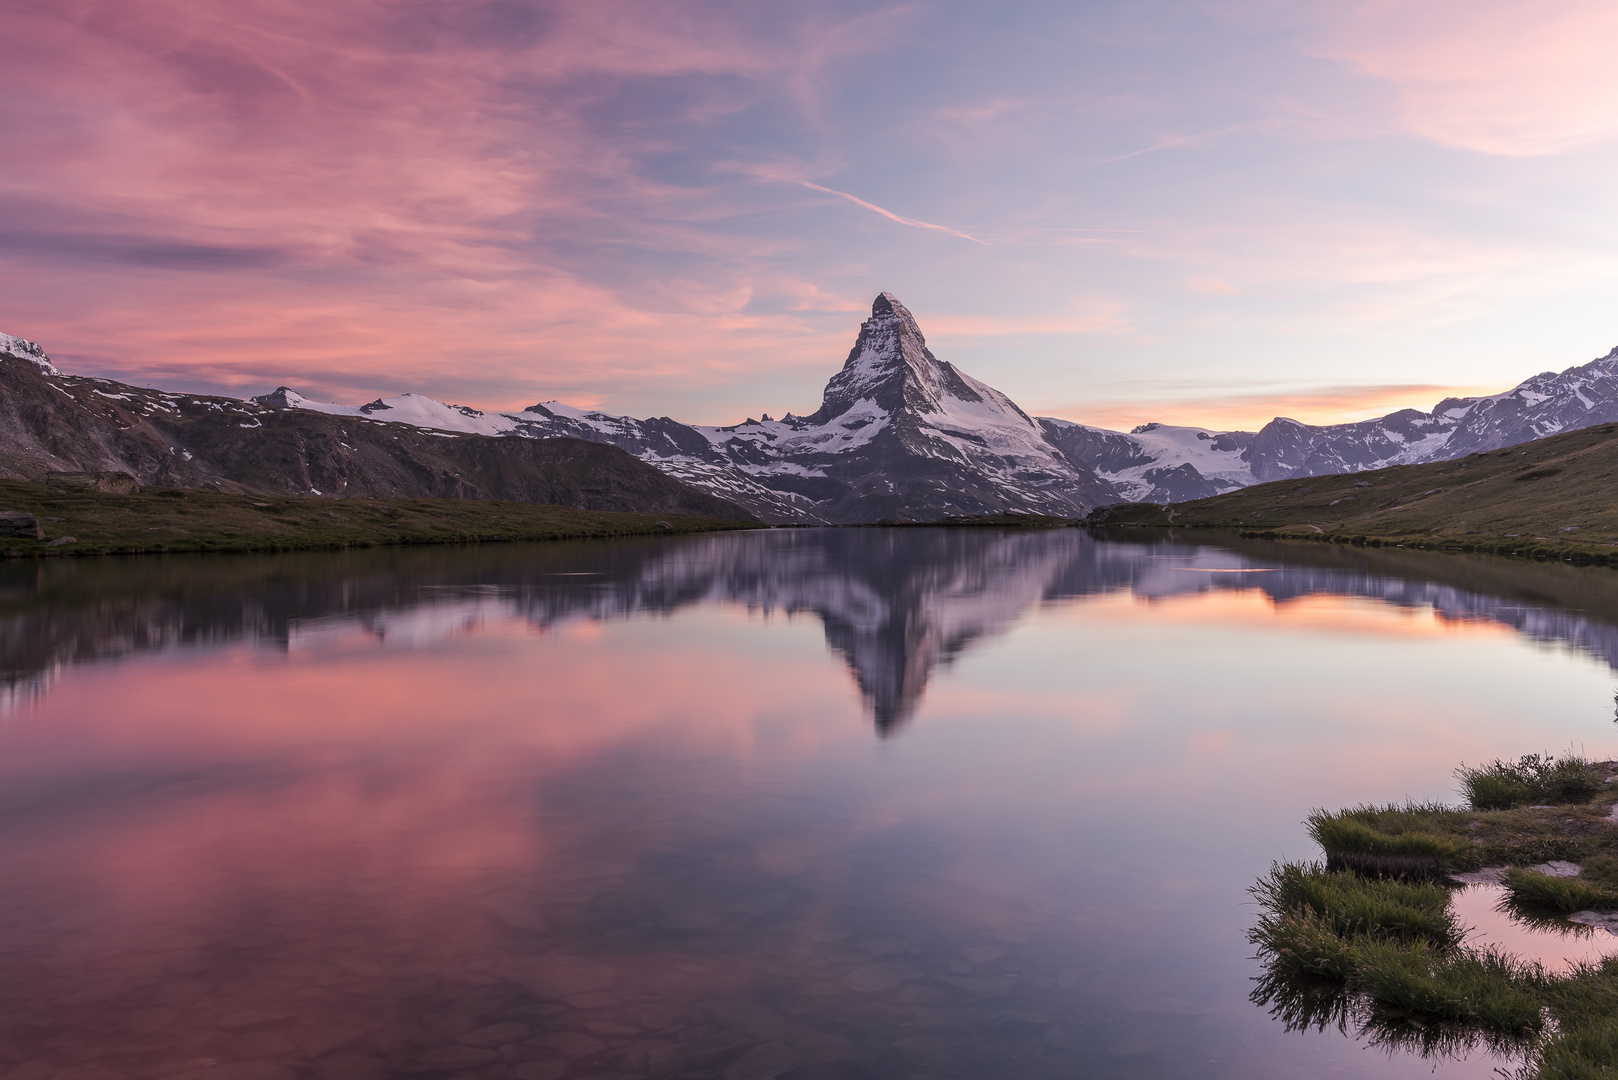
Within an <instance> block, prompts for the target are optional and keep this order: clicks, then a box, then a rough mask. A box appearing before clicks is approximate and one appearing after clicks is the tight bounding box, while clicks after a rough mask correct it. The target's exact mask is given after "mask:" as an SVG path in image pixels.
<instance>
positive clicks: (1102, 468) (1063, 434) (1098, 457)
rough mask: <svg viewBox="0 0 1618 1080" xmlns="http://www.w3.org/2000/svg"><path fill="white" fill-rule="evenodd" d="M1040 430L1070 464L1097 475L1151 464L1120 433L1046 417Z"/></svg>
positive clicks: (1147, 455) (1138, 447) (1137, 445)
mask: <svg viewBox="0 0 1618 1080" xmlns="http://www.w3.org/2000/svg"><path fill="white" fill-rule="evenodd" d="M1039 426H1040V430H1041V431H1043V432H1044V433H1045V438H1046V439H1048V440H1050V442H1051V445H1053V446H1055V447H1056V448H1057V449H1059V450H1061V451H1062V453H1064V454H1066V455H1067V456H1068V458H1069V460H1071V461H1073V462H1074V463H1075V464H1079V465H1082V466H1084V467H1086V468H1090V469H1094V470H1096V471H1097V472H1103V473H1118V472H1123V471H1124V470H1125V469H1129V468H1133V467H1135V466H1137V465H1150V464H1151V463H1152V462H1153V460H1154V459H1153V457H1152V455H1151V454H1150V453H1148V452H1147V451H1146V449H1145V448H1144V447H1143V446H1141V444H1140V443H1139V441H1137V440H1135V439H1132V438H1130V437H1129V436H1128V435H1125V434H1124V433H1123V432H1121V431H1106V430H1104V429H1101V428H1093V427H1086V426H1084V425H1083V424H1071V423H1067V422H1066V421H1062V420H1056V419H1054V418H1052V417H1046V416H1042V417H1040V418H1039ZM1198 475H1201V474H1200V473H1199V474H1198Z"/></svg>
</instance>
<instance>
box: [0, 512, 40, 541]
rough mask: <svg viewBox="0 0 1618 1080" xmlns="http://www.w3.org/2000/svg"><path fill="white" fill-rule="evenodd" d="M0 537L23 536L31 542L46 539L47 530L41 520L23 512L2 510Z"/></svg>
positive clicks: (0, 515) (0, 514) (0, 513)
mask: <svg viewBox="0 0 1618 1080" xmlns="http://www.w3.org/2000/svg"><path fill="white" fill-rule="evenodd" d="M0 536H22V537H26V538H27V539H29V540H43V539H45V530H43V529H41V528H40V527H39V519H38V518H37V517H35V516H34V515H33V514H30V513H27V512H25V511H22V510H0Z"/></svg>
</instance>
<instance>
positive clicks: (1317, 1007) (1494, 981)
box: [1249, 754, 1618, 1080]
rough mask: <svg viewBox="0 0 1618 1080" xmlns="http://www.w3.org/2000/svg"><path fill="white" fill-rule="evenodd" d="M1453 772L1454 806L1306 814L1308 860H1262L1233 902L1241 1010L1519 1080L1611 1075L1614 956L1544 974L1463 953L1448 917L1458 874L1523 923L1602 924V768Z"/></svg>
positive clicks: (1541, 764)
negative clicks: (1478, 1054) (1248, 903)
mask: <svg viewBox="0 0 1618 1080" xmlns="http://www.w3.org/2000/svg"><path fill="white" fill-rule="evenodd" d="M1456 776H1457V777H1458V778H1459V780H1460V781H1461V789H1462V792H1463V794H1464V795H1465V796H1466V799H1467V804H1466V805H1464V806H1459V807H1452V806H1445V805H1442V804H1436V803H1407V804H1404V805H1397V804H1395V805H1389V806H1357V807H1351V808H1349V809H1346V810H1342V811H1338V812H1336V813H1327V812H1325V811H1316V812H1315V813H1314V814H1312V815H1310V817H1309V820H1308V826H1309V832H1310V834H1311V836H1312V837H1313V838H1314V840H1315V842H1316V843H1318V844H1319V845H1320V847H1321V851H1322V853H1323V854H1324V855H1325V861H1324V862H1314V863H1287V864H1282V863H1277V864H1276V865H1274V866H1273V867H1272V868H1271V870H1270V873H1269V874H1268V875H1266V876H1264V877H1262V878H1260V879H1259V881H1258V883H1257V884H1255V885H1254V886H1253V888H1252V890H1251V891H1252V894H1253V896H1254V899H1255V900H1257V902H1258V905H1259V908H1260V911H1261V914H1260V916H1259V920H1258V922H1257V924H1256V925H1255V926H1254V927H1253V929H1252V931H1251V933H1250V935H1249V938H1250V940H1251V941H1252V942H1253V944H1255V945H1257V946H1258V948H1259V955H1258V959H1260V960H1262V961H1263V962H1264V965H1265V968H1264V973H1263V974H1262V975H1261V976H1260V977H1259V978H1258V980H1257V983H1258V986H1257V988H1256V989H1255V990H1254V992H1253V995H1252V998H1253V1001H1254V1002H1255V1003H1256V1004H1259V1005H1261V1006H1266V1007H1268V1008H1269V1009H1270V1011H1271V1014H1272V1015H1274V1016H1275V1017H1276V1018H1277V1019H1280V1020H1282V1021H1283V1022H1284V1023H1286V1024H1287V1026H1288V1027H1289V1029H1293V1030H1305V1029H1316V1030H1324V1029H1325V1028H1327V1027H1335V1028H1337V1029H1338V1030H1339V1031H1342V1032H1344V1033H1347V1032H1348V1031H1349V1030H1350V1029H1351V1028H1352V1029H1353V1030H1354V1033H1355V1034H1356V1035H1358V1036H1360V1037H1362V1038H1366V1039H1368V1040H1369V1041H1370V1042H1371V1043H1372V1044H1373V1045H1380V1046H1384V1047H1387V1048H1389V1049H1405V1050H1410V1051H1414V1052H1416V1053H1419V1054H1422V1055H1423V1056H1448V1055H1451V1054H1454V1053H1458V1052H1465V1051H1468V1050H1470V1049H1472V1048H1475V1047H1477V1046H1479V1045H1483V1046H1486V1047H1488V1048H1489V1049H1491V1050H1493V1051H1495V1052H1497V1053H1502V1054H1508V1055H1511V1056H1513V1057H1517V1058H1519V1059H1520V1060H1521V1061H1522V1066H1521V1068H1520V1069H1519V1070H1517V1072H1516V1076H1517V1077H1519V1078H1522V1080H1553V1078H1554V1080H1575V1078H1585V1077H1605V1076H1613V1075H1618V955H1615V956H1612V957H1608V958H1607V959H1605V960H1602V961H1600V962H1597V963H1578V964H1574V965H1572V966H1570V968H1569V969H1568V970H1567V971H1565V972H1556V971H1552V970H1549V969H1547V968H1546V967H1545V966H1544V965H1542V964H1540V963H1538V962H1535V961H1530V960H1524V959H1522V958H1519V957H1516V956H1513V955H1511V954H1510V953H1508V952H1506V951H1504V950H1502V949H1500V948H1498V947H1493V946H1481V947H1480V946H1475V945H1472V944H1470V943H1469V942H1468V941H1467V940H1466V938H1467V929H1466V928H1465V927H1463V926H1462V925H1460V923H1459V921H1458V919H1457V916H1456V914H1455V911H1454V909H1453V907H1452V906H1451V904H1450V894H1451V891H1452V890H1453V889H1454V888H1456V887H1458V885H1459V884H1460V881H1458V880H1457V878H1458V877H1460V878H1461V879H1462V880H1464V881H1471V882H1477V881H1484V880H1486V881H1492V882H1495V883H1497V884H1498V885H1499V886H1500V887H1501V888H1502V890H1503V893H1504V899H1503V900H1502V901H1501V910H1502V911H1503V912H1505V913H1507V914H1508V915H1509V916H1510V917H1511V918H1512V919H1513V920H1514V921H1518V922H1521V923H1524V924H1526V925H1532V926H1537V927H1541V928H1551V929H1558V930H1562V931H1563V932H1566V933H1569V934H1581V933H1583V934H1588V933H1591V932H1592V927H1593V926H1595V925H1598V924H1601V925H1605V924H1606V922H1607V921H1609V920H1611V919H1618V914H1612V913H1615V912H1618V817H1615V816H1614V815H1615V814H1618V762H1612V761H1603V762H1590V761H1585V760H1583V759H1582V758H1578V757H1575V756H1571V755H1570V756H1567V757H1563V758H1559V759H1558V758H1551V757H1548V756H1541V755H1537V754H1536V755H1528V756H1525V757H1523V758H1521V759H1520V760H1518V761H1514V762H1510V761H1494V762H1490V763H1487V764H1485V765H1483V766H1480V767H1476V768H1466V767H1464V766H1463V767H1461V768H1460V769H1457V770H1456ZM1463 875H1464V877H1463ZM1615 948H1618V943H1615Z"/></svg>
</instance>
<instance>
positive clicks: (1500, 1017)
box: [1354, 940, 1546, 1036]
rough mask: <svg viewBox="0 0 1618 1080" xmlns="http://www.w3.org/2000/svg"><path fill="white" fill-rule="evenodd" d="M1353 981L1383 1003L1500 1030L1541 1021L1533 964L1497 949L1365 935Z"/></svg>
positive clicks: (1540, 977)
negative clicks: (1444, 946)
mask: <svg viewBox="0 0 1618 1080" xmlns="http://www.w3.org/2000/svg"><path fill="white" fill-rule="evenodd" d="M1356 953H1357V956H1358V959H1359V962H1360V966H1359V970H1358V971H1357V972H1356V973H1355V976H1354V982H1355V985H1356V986H1357V987H1358V988H1359V989H1360V990H1362V991H1364V992H1365V993H1366V994H1368V995H1369V996H1370V997H1371V999H1372V1000H1373V1001H1375V1002H1376V1003H1377V1004H1378V1005H1380V1006H1382V1007H1383V1008H1390V1009H1398V1010H1401V1011H1403V1012H1406V1013H1410V1014H1414V1015H1418V1016H1423V1017H1430V1018H1432V1019H1436V1020H1440V1021H1449V1022H1451V1023H1460V1024H1475V1025H1477V1026H1478V1027H1481V1028H1484V1029H1487V1030H1489V1031H1492V1032H1496V1033H1499V1034H1502V1035H1518V1036H1520V1035H1526V1034H1529V1033H1531V1032H1535V1031H1539V1030H1540V1029H1541V1028H1542V1027H1543V1026H1544V1024H1545V1018H1544V1013H1543V1009H1542V1007H1541V1005H1540V1000H1539V991H1540V990H1541V989H1542V988H1543V986H1544V985H1545V981H1546V979H1545V973H1544V971H1543V969H1541V968H1540V966H1539V965H1538V964H1535V963H1531V962H1527V961H1522V960H1518V959H1516V958H1514V957H1512V956H1510V955H1509V954H1507V953H1504V952H1502V951H1500V950H1498V949H1492V948H1491V949H1439V948H1434V947H1433V946H1432V945H1430V944H1428V943H1427V942H1425V941H1416V942H1395V941H1387V940H1365V941H1361V942H1359V943H1358V944H1357V945H1356Z"/></svg>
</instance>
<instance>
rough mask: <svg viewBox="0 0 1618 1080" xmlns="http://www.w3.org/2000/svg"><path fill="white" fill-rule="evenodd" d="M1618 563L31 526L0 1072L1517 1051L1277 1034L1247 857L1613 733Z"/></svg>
mask: <svg viewBox="0 0 1618 1080" xmlns="http://www.w3.org/2000/svg"><path fill="white" fill-rule="evenodd" d="M1249 568H1251V569H1250V570H1249ZM1203 571H1219V572H1203ZM1614 581H1618V575H1614V574H1613V572H1612V571H1607V570H1577V569H1573V568H1569V567H1561V566H1538V565H1533V564H1526V563H1508V562H1504V561H1499V560H1485V559H1475V560H1466V559H1457V558H1444V557H1426V558H1424V557H1421V556H1417V555H1413V554H1405V553H1387V552H1382V553H1378V552H1362V551H1353V550H1340V549H1336V548H1328V547H1325V546H1322V547H1320V548H1318V549H1316V548H1312V547H1307V546H1306V547H1297V548H1288V547H1283V546H1280V545H1274V544H1268V545H1266V544H1243V543H1235V544H1233V545H1231V546H1226V547H1217V546H1191V545H1187V544H1184V543H1175V544H1170V543H1154V544H1147V543H1130V542H1122V541H1116V540H1106V539H1098V538H1096V537H1092V536H1091V535H1089V534H1086V533H1084V532H1082V531H1079V530H1056V531H1041V532H997V531H992V530H966V529H958V530H941V529H903V530H820V531H805V530H785V531H772V532H759V533H748V534H732V535H721V536H713V537H697V538H684V539H665V540H658V541H644V542H641V541H636V542H597V543H590V544H551V545H534V546H521V547H519V546H511V547H495V548H480V549H438V550H428V549H417V550H404V551H382V552H368V553H348V554H333V555H321V556H313V555H311V556H280V557H273V558H271V557H266V558H213V559H207V558H197V559H167V560H159V559H141V560H126V561H114V560H99V561H92V560H85V561H82V562H70V561H65V560H64V561H60V562H51V563H45V564H11V565H8V566H5V567H3V568H0V660H3V661H4V671H5V677H6V680H7V683H6V687H7V693H8V694H9V697H8V698H7V704H6V711H5V713H4V715H3V718H0V905H3V907H0V911H3V913H4V915H3V918H0V965H3V970H4V978H3V979H0V1066H4V1068H0V1072H5V1068H9V1069H10V1072H8V1073H5V1075H6V1077H8V1078H9V1080H56V1078H58V1077H59V1078H60V1080H117V1076H124V1077H132V1078H138V1080H166V1078H169V1077H187V1078H189V1077H199V1076H205V1077H208V1078H210V1080H291V1078H293V1077H303V1076H308V1077H316V1078H319V1080H374V1078H375V1077H380V1076H383V1075H409V1076H420V1077H425V1078H428V1080H432V1078H434V1077H446V1078H447V1077H452V1076H457V1075H462V1074H465V1075H468V1076H471V1077H477V1078H481V1080H503V1078H507V1077H510V1078H514V1080H557V1078H561V1077H590V1076H615V1077H630V1076H657V1077H724V1078H725V1080H753V1078H764V1077H773V1076H796V1077H803V1078H833V1077H836V1078H858V1077H880V1078H887V1077H940V1078H942V1077H963V1078H965V1077H973V1078H976V1077H985V1078H986V1077H996V1078H1000V1077H1188V1076H1197V1077H1209V1078H1215V1077H1232V1078H1235V1077H1240V1078H1244V1080H1245V1078H1253V1077H1299V1076H1343V1077H1394V1076H1399V1077H1402V1076H1412V1077H1414V1076H1428V1075H1432V1074H1433V1073H1434V1071H1435V1070H1436V1073H1437V1074H1438V1075H1440V1076H1446V1077H1461V1076H1465V1077H1473V1076H1476V1077H1483V1076H1488V1075H1490V1074H1491V1072H1492V1070H1493V1069H1495V1068H1496V1067H1498V1066H1500V1065H1501V1064H1502V1062H1500V1061H1498V1060H1495V1059H1491V1058H1489V1057H1487V1056H1486V1055H1483V1054H1481V1053H1480V1054H1478V1055H1475V1056H1474V1057H1472V1058H1470V1059H1467V1060H1460V1061H1455V1060H1450V1061H1440V1062H1436V1063H1435V1062H1432V1061H1423V1060H1421V1059H1419V1058H1417V1057H1414V1056H1410V1055H1403V1054H1393V1055H1390V1054H1388V1053H1386V1052H1384V1051H1381V1050H1378V1049H1375V1048H1368V1047H1366V1046H1364V1045H1362V1044H1361V1042H1360V1041H1358V1040H1357V1039H1356V1037H1355V1036H1354V1035H1353V1034H1352V1033H1349V1034H1347V1035H1344V1034H1339V1033H1337V1032H1335V1031H1328V1032H1325V1033H1307V1034H1298V1033H1289V1032H1287V1031H1285V1030H1284V1029H1283V1026H1282V1025H1281V1024H1280V1023H1279V1022H1277V1021H1275V1020H1273V1019H1271V1018H1270V1017H1269V1016H1268V1015H1267V1013H1266V1012H1265V1011H1264V1010H1262V1009H1260V1008H1257V1007H1255V1006H1254V1005H1253V1004H1251V1003H1250V1002H1249V1000H1248V995H1249V993H1250V992H1251V990H1252V978H1253V976H1254V975H1255V974H1256V973H1257V965H1256V964H1255V962H1254V961H1253V960H1252V959H1251V958H1250V957H1251V954H1252V952H1253V947H1252V946H1251V945H1250V944H1248V942H1247V940H1246V932H1247V929H1248V927H1249V925H1250V924H1251V922H1252V919H1253V916H1254V909H1253V908H1252V906H1251V905H1250V903H1249V898H1248V896H1247V894H1246V889H1247V887H1248V886H1249V885H1250V884H1252V882H1253V881H1254V880H1255V878H1257V877H1258V876H1259V875H1260V874H1262V873H1263V872H1264V871H1266V870H1267V868H1268V867H1269V865H1270V863H1271V861H1272V860H1275V859H1284V858H1292V859H1298V858H1311V857H1314V855H1315V852H1314V850H1313V849H1312V846H1311V845H1310V843H1309V842H1308V840H1307V838H1306V836H1305V834H1304V832H1303V829H1302V827H1301V821H1302V819H1303V818H1304V816H1305V815H1306V814H1307V813H1308V812H1309V811H1310V810H1311V809H1312V808H1314V807H1319V806H1324V807H1328V808H1333V809H1335V808H1337V807H1339V806H1343V805H1347V804H1351V803H1357V802H1361V801H1387V800H1394V799H1400V798H1403V797H1405V796H1407V795H1408V796H1412V797H1415V798H1419V799H1451V800H1453V798H1454V793H1453V781H1452V779H1451V776H1450V773H1451V770H1452V769H1453V768H1454V767H1455V765H1456V764H1457V763H1458V762H1460V761H1463V760H1464V761H1470V762H1477V761H1480V760H1483V759H1486V758H1492V757H1495V756H1508V755H1509V756H1515V755H1518V754H1521V753H1525V752H1529V751H1541V750H1563V749H1566V748H1568V747H1570V746H1571V747H1574V748H1576V749H1582V750H1583V751H1584V752H1585V753H1587V754H1588V755H1590V756H1592V757H1610V756H1614V746H1613V744H1614V741H1615V740H1614V738H1613V729H1612V723H1611V712H1612V692H1613V672H1612V668H1611V666H1610V661H1611V660H1613V659H1618V605H1615V604H1614V603H1613V600H1614V598H1615V597H1618V588H1615V587H1614V585H1613V584H1611V582H1614ZM1580 948H1584V946H1583V945H1581V946H1580Z"/></svg>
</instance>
